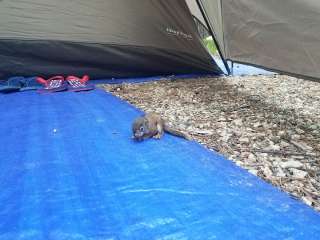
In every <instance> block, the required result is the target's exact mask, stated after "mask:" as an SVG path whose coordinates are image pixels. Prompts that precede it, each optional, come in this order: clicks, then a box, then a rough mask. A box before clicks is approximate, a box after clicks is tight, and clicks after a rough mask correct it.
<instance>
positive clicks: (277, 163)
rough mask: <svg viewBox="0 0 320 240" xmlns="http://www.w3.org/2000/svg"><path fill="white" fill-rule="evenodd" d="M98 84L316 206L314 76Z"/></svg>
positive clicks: (319, 146)
mask: <svg viewBox="0 0 320 240" xmlns="http://www.w3.org/2000/svg"><path fill="white" fill-rule="evenodd" d="M102 87H103V88H104V89H105V90H107V91H109V92H111V93H113V94H114V95H116V96H118V97H120V98H122V99H125V100H127V101H128V102H130V103H132V104H134V105H136V106H137V107H139V108H141V109H143V110H144V111H154V112H157V113H159V114H161V115H162V116H163V117H164V118H165V119H167V121H168V122H169V123H170V124H171V125H173V126H175V127H176V128H179V129H182V130H184V131H186V132H188V133H189V134H190V135H191V136H192V137H193V139H195V140H197V141H198V142H200V143H201V144H203V145H204V146H206V147H207V148H209V149H211V150H214V151H217V152H220V153H222V154H223V155H224V156H226V157H227V158H228V159H230V160H231V161H234V162H235V163H236V164H237V165H239V166H241V167H243V168H245V169H247V170H248V171H249V172H250V173H251V174H254V175H257V176H259V177H261V178H263V179H265V180H266V181H268V182H270V183H272V184H273V185H275V186H277V187H279V188H280V189H282V190H284V191H286V192H288V193H290V194H291V195H293V196H295V197H297V198H299V199H301V200H302V201H304V202H305V203H306V204H308V205H310V206H312V207H313V208H315V209H316V210H318V211H320V94H319V93H320V83H318V82H312V81H306V80H302V79H298V78H294V77H289V76H286V75H272V76H245V77H220V78H198V79H184V80H170V79H164V80H161V81H156V82H149V83H142V84H120V85H107V84H105V85H102Z"/></svg>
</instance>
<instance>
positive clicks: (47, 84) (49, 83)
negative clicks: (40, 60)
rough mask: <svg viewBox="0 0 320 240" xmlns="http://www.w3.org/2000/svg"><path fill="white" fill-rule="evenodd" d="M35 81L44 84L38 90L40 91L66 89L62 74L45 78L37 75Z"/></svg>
mask: <svg viewBox="0 0 320 240" xmlns="http://www.w3.org/2000/svg"><path fill="white" fill-rule="evenodd" d="M36 81H37V82H38V83H40V84H42V85H43V86H44V88H42V89H39V90H38V91H39V92H40V93H50V92H61V91H66V90H67V89H68V86H67V84H66V82H65V80H64V77H63V76H54V77H51V78H49V79H47V80H46V79H44V78H42V77H37V78H36Z"/></svg>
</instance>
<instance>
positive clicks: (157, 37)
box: [0, 0, 221, 78]
mask: <svg viewBox="0 0 320 240" xmlns="http://www.w3.org/2000/svg"><path fill="white" fill-rule="evenodd" d="M0 21H1V24H0V78H4V77H8V76H10V75H43V76H49V75H54V74H78V75H79V74H85V73H90V75H91V76H92V77H94V78H105V77H133V76H149V75H163V74H182V73H183V74H185V73H217V74H220V73H221V70H220V69H219V68H218V66H217V65H216V64H215V63H214V61H213V60H212V58H211V56H210V55H209V54H208V52H207V51H206V49H205V47H204V46H203V44H202V42H201V39H200V37H199V35H198V33H197V29H196V27H195V24H194V22H193V19H192V15H191V13H190V11H189V9H188V7H187V5H186V2H185V1H184V0H176V1H162V0H152V1H150V0H140V1H131V0H108V1H101V0H91V1H86V0H78V1H63V0H56V1H49V0H25V1H19V0H10V1H0Z"/></svg>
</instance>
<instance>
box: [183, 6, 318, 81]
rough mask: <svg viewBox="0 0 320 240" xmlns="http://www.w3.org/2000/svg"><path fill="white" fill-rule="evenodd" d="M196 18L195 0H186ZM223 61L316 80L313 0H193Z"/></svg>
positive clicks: (315, 24)
mask: <svg viewBox="0 0 320 240" xmlns="http://www.w3.org/2000/svg"><path fill="white" fill-rule="evenodd" d="M187 2H188V5H189V7H190V8H191V9H192V12H193V14H195V15H197V16H199V15H201V14H200V13H199V9H197V7H198V6H197V5H196V4H194V2H195V1H194V0H187ZM197 3H198V5H199V6H200V10H201V13H202V14H203V15H204V18H201V16H200V17H199V18H200V19H203V21H205V22H206V23H207V24H208V25H209V27H210V29H211V31H212V33H213V35H214V37H215V39H216V42H217V44H218V45H219V49H220V52H221V55H222V57H223V59H225V60H231V61H233V62H238V63H245V64H249V65H254V66H259V67H263V68H265V69H270V70H274V71H277V72H282V73H287V74H290V75H297V76H301V77H307V78H313V79H315V80H316V79H318V80H319V78H320V51H319V49H320V2H319V1H318V0H300V1H297V0H296V1H292V0H282V1H277V0H268V1H265V0H237V1H233V0H223V1H222V0H197Z"/></svg>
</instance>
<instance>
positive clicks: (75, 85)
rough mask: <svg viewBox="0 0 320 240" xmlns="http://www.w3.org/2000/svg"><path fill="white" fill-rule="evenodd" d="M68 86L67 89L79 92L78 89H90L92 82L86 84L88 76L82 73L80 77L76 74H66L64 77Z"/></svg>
mask: <svg viewBox="0 0 320 240" xmlns="http://www.w3.org/2000/svg"><path fill="white" fill-rule="evenodd" d="M66 80H67V82H68V84H69V87H68V90H69V91H73V92H80V91H90V90H93V89H94V85H93V84H87V82H88V81H89V76H88V75H84V76H83V77H82V78H78V77H76V76H68V77H67V78H66Z"/></svg>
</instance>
